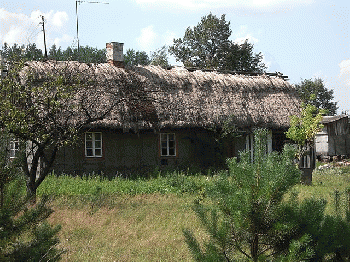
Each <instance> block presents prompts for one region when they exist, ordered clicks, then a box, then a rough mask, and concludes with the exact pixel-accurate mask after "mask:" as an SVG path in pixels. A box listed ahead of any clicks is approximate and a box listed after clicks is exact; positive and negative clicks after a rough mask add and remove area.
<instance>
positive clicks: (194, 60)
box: [169, 13, 265, 72]
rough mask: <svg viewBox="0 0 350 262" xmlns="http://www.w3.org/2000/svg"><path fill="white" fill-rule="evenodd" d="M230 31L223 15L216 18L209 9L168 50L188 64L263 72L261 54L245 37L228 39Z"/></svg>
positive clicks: (178, 59)
mask: <svg viewBox="0 0 350 262" xmlns="http://www.w3.org/2000/svg"><path fill="white" fill-rule="evenodd" d="M231 33H232V31H231V29H230V22H227V21H226V20H225V15H222V16H221V18H217V17H216V16H215V15H213V14H211V13H210V14H209V15H207V16H204V17H202V19H201V22H200V23H198V25H197V26H194V27H193V29H192V28H191V27H188V28H187V29H186V32H185V35H184V37H183V38H178V39H174V44H173V45H172V46H171V47H170V48H169V52H170V53H171V54H173V55H174V56H175V57H176V60H177V61H181V62H182V63H183V64H184V65H185V66H187V67H199V68H209V69H221V70H231V71H247V72H263V71H264V70H265V65H264V64H263V63H262V54H261V53H259V54H254V53H253V45H252V44H250V43H248V41H245V42H244V43H243V44H236V43H234V42H232V41H231V40H229V37H230V36H231Z"/></svg>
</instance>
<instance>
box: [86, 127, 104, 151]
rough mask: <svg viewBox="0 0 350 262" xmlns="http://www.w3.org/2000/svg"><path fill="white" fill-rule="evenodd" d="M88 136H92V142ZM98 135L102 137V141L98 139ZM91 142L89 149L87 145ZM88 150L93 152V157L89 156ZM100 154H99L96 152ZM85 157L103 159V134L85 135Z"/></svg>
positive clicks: (92, 133)
mask: <svg viewBox="0 0 350 262" xmlns="http://www.w3.org/2000/svg"><path fill="white" fill-rule="evenodd" d="M88 134H91V140H90V139H89V140H88V139H87V138H88ZM96 134H99V135H100V139H99V140H97V139H96ZM90 141H91V146H90V147H88V146H87V143H88V142H90ZM97 142H100V146H99V147H98V146H97V145H96V144H97ZM88 150H91V153H92V154H91V155H90V154H88ZM98 151H99V152H100V153H99V154H98V153H96V152H98ZM85 157H102V132H86V133H85Z"/></svg>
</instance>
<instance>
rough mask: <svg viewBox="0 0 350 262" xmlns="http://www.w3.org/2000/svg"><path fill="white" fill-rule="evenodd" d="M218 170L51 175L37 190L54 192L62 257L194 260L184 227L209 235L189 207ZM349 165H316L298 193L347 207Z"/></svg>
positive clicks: (330, 210)
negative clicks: (139, 175)
mask: <svg viewBox="0 0 350 262" xmlns="http://www.w3.org/2000/svg"><path fill="white" fill-rule="evenodd" d="M213 179H215V176H204V175H197V176H189V175H186V174H185V173H181V172H175V173H172V174H167V175H164V176H158V177H155V178H151V179H141V178H139V179H123V178H115V179H113V180H108V179H103V178H100V177H69V176H60V177H56V176H49V177H48V178H47V179H45V181H44V182H43V183H42V185H41V186H40V187H39V189H38V195H39V196H40V195H43V194H50V195H53V200H52V202H51V205H52V207H53V209H54V210H55V212H54V213H53V214H52V215H51V217H50V218H49V221H50V223H52V224H60V225H61V226H62V230H61V231H60V241H61V243H60V246H61V247H63V248H64V249H66V250H67V252H66V254H64V255H63V259H62V261H193V260H192V257H191V254H190V252H189V250H188V248H187V246H186V244H185V242H184V237H183V234H182V229H183V228H190V229H191V230H192V231H193V232H194V233H195V235H196V237H197V239H200V240H203V239H205V238H207V235H206V234H205V232H204V230H203V228H202V226H201V225H200V222H199V220H198V219H197V217H196V215H195V214H194V212H193V211H192V210H191V205H192V203H193V201H194V200H195V199H196V198H197V195H198V193H199V192H201V189H202V188H203V187H204V186H205V185H206V184H208V183H211V182H212V181H213ZM349 188H350V169H348V168H333V169H327V170H322V171H319V170H317V171H315V172H314V176H313V185H312V186H305V185H297V186H295V188H294V190H296V191H298V192H299V198H300V199H305V198H310V197H315V198H324V199H326V200H327V201H328V205H327V213H334V212H335V209H334V206H335V205H334V199H335V197H334V196H335V193H334V192H335V191H338V192H339V194H338V195H339V196H340V199H341V203H343V205H342V206H341V207H342V208H343V209H345V208H346V207H347V205H346V203H347V201H348V199H347V194H346V192H347V191H348V190H349Z"/></svg>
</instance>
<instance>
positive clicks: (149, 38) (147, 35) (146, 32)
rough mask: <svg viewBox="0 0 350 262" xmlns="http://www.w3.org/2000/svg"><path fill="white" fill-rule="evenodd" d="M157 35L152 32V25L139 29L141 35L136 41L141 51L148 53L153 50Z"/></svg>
mask: <svg viewBox="0 0 350 262" xmlns="http://www.w3.org/2000/svg"><path fill="white" fill-rule="evenodd" d="M157 37H158V35H157V34H156V32H154V29H153V25H150V26H148V27H145V28H142V29H141V35H140V36H139V37H138V38H137V39H136V41H137V43H138V45H139V46H140V48H141V49H142V50H143V51H146V52H149V51H151V50H153V49H154V46H155V42H156V39H157Z"/></svg>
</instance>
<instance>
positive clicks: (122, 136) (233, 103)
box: [23, 43, 300, 175]
mask: <svg viewBox="0 0 350 262" xmlns="http://www.w3.org/2000/svg"><path fill="white" fill-rule="evenodd" d="M114 44H117V43H111V44H107V51H108V54H109V56H108V57H109V60H110V61H109V63H103V64H84V63H79V62H73V61H71V62H55V61H47V62H29V63H27V64H26V67H25V68H24V70H23V72H26V73H28V72H30V73H31V75H33V76H34V78H36V79H38V80H40V81H42V80H43V79H45V77H46V76H48V75H52V74H56V73H57V72H63V71H65V72H67V71H69V72H71V73H72V72H73V74H74V75H76V76H78V77H79V78H81V79H85V80H86V81H85V83H88V85H90V86H91V88H94V90H95V92H92V93H91V94H90V95H89V96H90V98H91V99H94V101H95V102H94V106H95V107H96V108H99V107H100V108H103V107H105V106H107V105H109V104H110V103H112V102H113V103H115V101H118V102H116V103H115V107H114V108H113V110H112V111H111V112H110V113H109V114H108V115H107V116H105V117H104V118H103V119H101V120H99V121H95V122H93V123H91V124H90V125H89V126H88V127H85V129H84V132H83V133H82V135H81V140H80V141H79V142H78V143H77V144H76V145H75V146H70V147H64V148H62V149H61V150H60V151H59V154H58V155H57V159H56V162H55V165H54V169H55V171H56V172H59V173H60V172H65V173H76V174H83V173H91V172H92V171H94V172H103V173H105V174H108V175H114V174H116V173H117V172H127V171H133V170H137V171H138V172H143V171H146V170H149V169H154V168H155V167H160V168H168V167H179V168H182V167H189V166H199V167H209V166H212V165H220V164H222V161H223V159H225V158H226V157H232V156H237V155H238V152H239V151H241V150H244V149H245V148H250V147H251V146H252V132H253V130H254V129H255V128H258V127H264V128H268V129H269V130H271V132H270V140H269V149H270V150H281V148H282V146H283V142H284V140H285V135H284V132H285V131H286V130H287V128H288V127H289V116H290V115H295V114H299V112H300V100H299V98H298V95H297V92H296V90H295V88H294V87H293V86H292V85H290V84H289V83H288V82H287V81H286V80H285V79H284V78H283V77H281V76H280V75H275V76H271V75H265V74H263V75H255V76H252V75H242V74H233V73H229V72H226V73H224V72H217V71H201V70H196V69H186V68H184V67H171V68H167V69H165V68H161V67H158V66H138V67H134V68H129V69H126V68H124V67H123V63H122V55H120V53H119V54H114V53H113V52H120V46H117V47H118V48H116V47H115V46H113V45H114ZM108 45H109V46H110V47H111V46H112V47H111V48H109V46H108ZM115 59H117V60H118V59H119V61H115ZM62 68H64V70H63V69H62ZM96 87H97V88H96ZM96 90H97V91H96ZM88 98H89V97H87V99H88ZM72 124H74V123H72ZM225 126H226V127H227V126H228V127H229V128H233V127H234V128H233V129H234V130H235V134H236V136H231V137H230V136H229V137H226V138H223V139H221V140H220V143H217V141H218V140H217V138H218V135H220V132H221V131H222V128H224V127H225Z"/></svg>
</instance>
